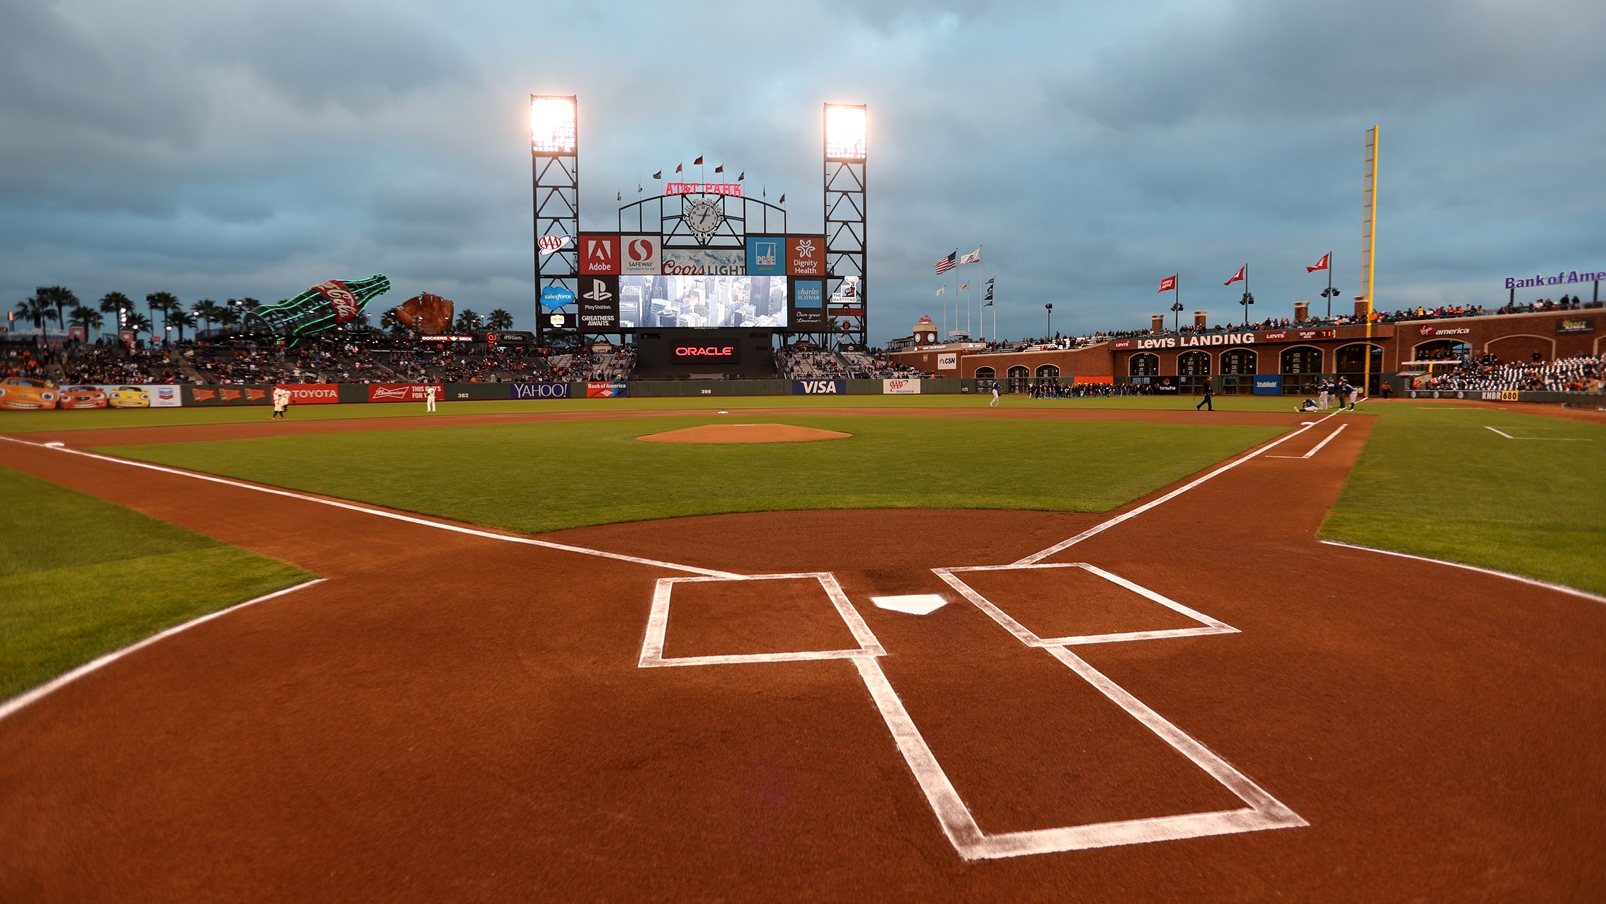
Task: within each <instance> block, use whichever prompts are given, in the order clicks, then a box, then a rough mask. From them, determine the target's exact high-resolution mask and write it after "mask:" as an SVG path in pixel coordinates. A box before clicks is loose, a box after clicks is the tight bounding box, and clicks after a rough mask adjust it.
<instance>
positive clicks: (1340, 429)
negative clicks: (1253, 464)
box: [1266, 424, 1349, 459]
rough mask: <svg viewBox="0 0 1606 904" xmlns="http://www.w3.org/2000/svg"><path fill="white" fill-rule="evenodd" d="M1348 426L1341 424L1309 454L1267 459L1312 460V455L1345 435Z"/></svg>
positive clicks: (1275, 456) (1276, 456) (1274, 456)
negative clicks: (1339, 436) (1341, 434)
mask: <svg viewBox="0 0 1606 904" xmlns="http://www.w3.org/2000/svg"><path fill="white" fill-rule="evenodd" d="M1348 426H1349V424H1339V425H1338V429H1337V430H1334V431H1333V432H1332V433H1330V434H1328V436H1327V438H1326V439H1324V440H1322V441H1321V442H1319V443H1317V444H1316V448H1314V449H1312V450H1310V451H1309V452H1306V453H1305V454H1304V455H1268V456H1266V457H1267V458H1294V459H1299V458H1310V457H1311V456H1312V455H1315V454H1316V453H1317V452H1320V451H1322V447H1323V446H1325V445H1327V444H1328V443H1330V442H1332V441H1333V440H1335V439H1338V435H1339V434H1340V433H1343V432H1344V428H1345V427H1348Z"/></svg>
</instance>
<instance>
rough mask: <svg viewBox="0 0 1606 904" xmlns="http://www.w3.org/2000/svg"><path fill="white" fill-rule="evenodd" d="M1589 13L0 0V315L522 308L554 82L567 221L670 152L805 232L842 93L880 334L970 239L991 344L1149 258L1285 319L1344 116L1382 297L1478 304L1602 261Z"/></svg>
mask: <svg viewBox="0 0 1606 904" xmlns="http://www.w3.org/2000/svg"><path fill="white" fill-rule="evenodd" d="M1602 9H1603V8H1601V7H1600V5H1599V4H1598V3H1597V4H1585V3H1582V2H1552V3H1545V4H1543V5H1541V6H1522V7H1519V6H1516V5H1506V4H1497V3H1476V4H1473V3H1449V2H1444V0H1430V2H1424V3H1414V4H1387V3H1381V2H1373V0H1367V2H1366V3H1365V4H1364V5H1360V6H1357V5H1355V4H1342V5H1338V4H1330V5H1326V6H1320V7H1309V6H1306V5H1300V4H1287V3H1273V2H1236V3H1212V2H1178V3H1160V4H1144V5H1141V6H1131V7H1127V6H1121V7H1117V6H1114V5H1110V4H1069V3H1058V2H1048V0H994V2H986V0H976V2H960V0H939V2H935V3H915V2H901V0H861V2H851V3H850V2H838V0H800V2H791V3H751V2H735V0H720V2H704V3H691V4H662V3H640V2H618V3H612V4H578V5H566V6H561V7H559V6H551V5H546V4H508V3H502V2H481V0H461V2H459V3H457V4H454V5H452V6H451V7H450V8H447V7H445V6H436V5H434V4H418V3H409V2H388V3H386V2H379V0H372V2H370V0H344V2H338V3H332V4H312V3H307V2H294V3H290V4H279V3H272V4H270V3H266V2H262V3H251V4H243V5H233V4H221V5H218V4H214V5H204V6H203V5H196V4H190V3H178V2H169V3H163V2H156V0H148V2H141V3H138V4H127V3H124V2H116V0H60V2H57V3H54V4H46V3H41V2H35V0H25V2H23V3H20V4H11V5H7V6H6V7H4V8H3V9H0V120H3V121H0V125H3V126H4V128H0V154H3V155H4V159H5V161H6V163H7V166H6V167H5V168H4V169H3V170H0V301H4V302H6V303H7V306H8V307H9V306H10V305H11V304H12V303H14V302H15V300H17V299H18V298H20V297H22V296H23V295H26V294H27V293H28V292H30V291H31V290H32V287H33V286H35V285H43V284H53V283H60V284H64V285H69V286H72V287H74V288H75V290H77V291H79V294H80V295H81V296H84V295H93V296H98V294H99V293H103V292H105V291H109V290H112V289H117V290H120V291H126V292H130V294H136V295H140V296H142V295H143V294H144V293H145V292H148V291H155V290H157V289H165V290H169V291H177V292H179V293H180V296H181V298H185V299H186V300H193V298H195V297H201V296H210V297H228V296H231V295H233V296H238V295H255V296H257V297H264V298H268V297H283V296H284V295H288V294H291V293H293V292H295V291H299V290H300V289H301V288H304V287H305V286H307V285H310V284H312V283H315V282H318V281H320V280H323V279H327V278H329V277H331V276H335V277H341V276H363V275H367V274H369V273H373V272H385V273H387V274H388V275H390V276H391V279H392V282H393V284H394V285H395V286H396V289H395V294H396V295H397V297H398V299H399V298H404V297H406V296H407V295H410V294H413V293H415V292H417V291H420V290H428V291H433V292H439V293H440V294H444V295H447V296H448V297H454V298H456V299H457V300H458V302H459V303H460V304H462V305H465V306H469V307H473V308H474V309H475V310H480V311H488V310H490V309H492V308H496V307H502V308H506V309H508V310H510V311H513V312H514V313H515V314H516V315H517V316H518V317H519V318H520V319H521V321H528V320H529V318H530V316H531V313H532V311H533V303H532V300H531V296H532V294H533V290H532V286H531V272H530V269H531V257H532V252H531V249H530V247H529V246H530V243H531V237H530V228H531V223H530V210H529V204H530V196H529V178H530V160H529V156H528V151H527V147H526V145H525V143H524V141H525V139H524V135H523V116H524V113H523V96H524V95H525V94H527V93H547V92H552V93H564V94H571V93H572V94H576V95H578V96H579V98H580V104H581V114H580V116H581V119H580V122H581V141H582V147H583V156H582V165H581V169H582V173H583V178H582V197H581V207H582V227H583V228H586V229H611V228H613V227H614V226H615V225H616V224H617V214H616V208H617V206H618V205H617V202H615V200H614V198H615V195H616V193H618V194H622V195H623V197H624V200H625V201H630V200H633V199H634V198H636V197H640V195H637V194H636V191H635V188H636V185H637V183H638V182H639V183H641V184H642V185H643V187H644V189H645V192H644V194H648V195H650V194H655V193H656V192H658V191H661V189H662V185H663V183H662V182H658V183H654V182H653V181H652V180H651V179H650V176H651V173H652V172H653V171H654V170H659V169H662V170H665V172H666V176H667V175H669V171H671V170H672V169H673V167H674V166H675V164H677V163H685V164H686V165H687V166H688V168H689V167H690V164H691V160H692V158H693V157H695V156H696V155H698V154H703V155H705V156H706V158H707V160H708V168H707V172H708V173H709V174H710V175H711V173H712V167H713V165H714V164H716V163H725V164H726V166H727V174H726V178H729V177H731V176H733V175H734V174H735V172H737V171H740V170H745V171H746V172H747V175H748V179H747V183H746V188H747V190H748V191H750V192H753V193H755V194H756V193H758V192H759V191H760V190H761V187H766V186H767V188H768V191H769V199H770V200H771V201H774V200H777V199H778V197H779V195H780V194H781V193H783V192H785V193H787V194H788V196H789V201H788V205H787V207H788V213H789V225H790V227H791V228H792V229H793V230H794V231H800V230H805V229H818V228H820V227H821V209H820V208H821V197H820V183H819V179H820V167H821V161H820V117H821V105H822V103H824V102H826V101H844V102H863V103H867V104H868V105H869V107H870V123H871V134H870V163H869V181H870V190H871V196H870V242H869V247H870V255H871V268H872V279H871V284H870V285H871V297H872V298H873V300H874V301H873V306H872V307H873V316H872V320H871V330H872V337H873V339H875V340H876V341H885V340H886V339H888V338H892V337H894V336H898V335H906V334H907V332H908V328H909V326H910V325H911V324H912V323H913V322H914V320H915V318H917V317H918V316H919V315H921V314H931V315H933V316H937V315H938V314H939V311H940V310H941V309H940V307H939V304H938V300H937V299H936V297H935V295H934V294H933V293H934V290H935V288H936V287H937V285H939V284H940V282H941V281H940V280H938V279H937V278H936V277H935V275H934V274H933V273H932V263H933V261H934V260H935V259H936V258H937V257H938V256H940V255H942V254H946V253H947V252H948V251H950V250H952V249H954V248H955V247H958V248H959V249H960V250H961V251H962V252H963V251H970V250H973V249H974V248H975V247H976V245H978V244H984V245H985V253H984V261H985V263H984V264H983V266H982V267H980V268H976V267H968V268H964V270H963V271H962V276H963V278H962V279H961V280H960V281H964V279H969V280H971V281H972V282H973V283H976V284H979V283H980V281H981V279H982V278H985V277H987V276H996V277H997V279H998V285H999V296H1000V298H1001V299H1002V301H1001V304H1000V306H999V307H1000V311H1001V316H1000V318H999V326H1000V328H1001V330H1002V332H1003V333H1004V334H1005V335H1006V336H1008V335H1013V336H1021V335H1028V334H1036V333H1038V332H1041V330H1042V328H1043V325H1044V321H1045V318H1044V316H1043V315H1044V311H1043V308H1042V305H1043V304H1044V303H1048V302H1052V303H1054V304H1055V318H1054V323H1055V325H1056V326H1058V327H1061V328H1065V329H1071V330H1078V331H1086V330H1092V329H1097V328H1103V329H1130V328H1134V327H1138V326H1144V325H1146V324H1147V314H1148V313H1149V312H1151V311H1158V310H1162V309H1164V307H1166V305H1168V304H1169V299H1168V298H1166V299H1164V300H1163V303H1162V299H1161V298H1159V297H1157V296H1156V293H1155V292H1154V289H1155V286H1156V284H1157V283H1158V281H1159V278H1160V277H1162V276H1167V275H1170V274H1171V273H1177V272H1180V273H1182V274H1183V297H1182V300H1183V302H1184V304H1186V305H1188V306H1189V307H1190V310H1191V309H1192V308H1194V307H1198V308H1203V309H1208V310H1210V311H1211V317H1212V319H1214V320H1218V321H1223V322H1224V321H1226V320H1229V319H1233V318H1236V317H1239V316H1240V315H1241V313H1242V311H1241V308H1239V307H1238V306H1237V305H1236V303H1235V300H1236V298H1237V295H1238V292H1239V291H1240V290H1239V288H1238V287H1236V286H1235V287H1233V288H1230V289H1229V288H1226V287H1222V286H1221V282H1222V281H1224V280H1225V279H1226V278H1227V276H1229V275H1230V274H1231V273H1232V271H1233V270H1235V269H1236V268H1237V267H1238V266H1241V265H1242V264H1243V263H1245V262H1248V263H1250V265H1251V274H1252V280H1253V289H1254V291H1255V293H1256V296H1257V305H1256V310H1255V316H1256V317H1260V316H1266V315H1271V314H1277V315H1279V316H1281V315H1286V314H1288V313H1291V308H1292V301H1293V300H1295V299H1300V298H1310V297H1311V296H1312V295H1313V294H1314V291H1313V290H1314V289H1315V286H1316V281H1317V277H1321V274H1316V276H1315V277H1308V276H1307V274H1306V273H1305V272H1304V269H1303V268H1304V266H1305V265H1307V264H1310V263H1314V261H1315V259H1316V258H1317V257H1319V256H1320V255H1321V254H1322V253H1324V252H1326V251H1329V250H1331V251H1333V252H1334V253H1335V261H1336V262H1337V264H1338V270H1337V271H1336V272H1335V276H1338V277H1339V284H1340V285H1341V286H1342V287H1343V288H1344V289H1345V290H1346V292H1347V293H1348V294H1352V293H1353V292H1354V291H1355V289H1356V271H1357V270H1358V251H1359V246H1360V210H1361V203H1360V171H1361V156H1362V146H1361V142H1362V135H1363V132H1364V130H1365V129H1366V128H1367V127H1368V126H1370V125H1372V124H1373V123H1380V124H1381V125H1382V126H1383V135H1384V141H1383V155H1382V166H1381V172H1382V179H1381V183H1380V186H1381V187H1380V198H1381V200H1380V226H1379V236H1380V246H1379V280H1380V282H1379V301H1380V303H1387V301H1388V300H1390V299H1398V300H1400V301H1402V302H1403V301H1406V300H1410V301H1413V302H1414V301H1422V302H1427V303H1438V302H1440V301H1461V300H1468V299H1470V300H1474V301H1475V302H1477V303H1488V302H1491V301H1492V302H1494V303H1499V302H1501V301H1503V300H1504V299H1503V297H1501V298H1494V297H1493V295H1494V294H1495V293H1493V292H1492V291H1490V287H1492V286H1494V285H1496V284H1497V283H1496V280H1497V279H1498V278H1499V277H1500V276H1503V275H1505V272H1504V271H1506V270H1508V269H1509V270H1511V271H1512V272H1518V271H1526V270H1531V269H1545V268H1549V269H1554V268H1555V267H1559V266H1569V267H1576V268H1579V269H1582V268H1584V267H1586V266H1588V267H1591V268H1595V269H1600V268H1603V267H1606V262H1602V261H1591V260H1589V258H1590V257H1591V256H1592V255H1598V254H1599V253H1600V249H1601V248H1602V247H1603V246H1606V242H1603V241H1602V238H1603V235H1602V232H1603V228H1602V227H1601V226H1600V225H1599V224H1600V223H1601V222H1603V220H1606V217H1603V203H1606V202H1602V200H1601V197H1602V192H1601V188H1602V177H1601V176H1600V174H1599V167H1598V159H1599V150H1598V149H1599V147H1600V146H1601V145H1602V143H1603V142H1606V127H1603V126H1602V125H1600V124H1599V120H1598V117H1595V116H1594V115H1593V113H1594V107H1595V106H1597V105H1598V99H1599V97H1601V96H1606V76H1603V75H1602V74H1601V73H1602V70H1601V68H1600V67H1599V65H1598V63H1596V62H1595V61H1596V60H1597V59H1598V55H1599V54H1598V50H1599V47H1600V46H1601V45H1602V43H1603V39H1606V20H1603V16H1606V13H1603V12H1602ZM949 284H950V288H949V290H948V292H949V294H948V295H946V296H944V298H945V300H946V301H947V302H948V303H949V304H950V305H951V303H952V301H953V295H952V292H953V289H952V281H950V283H949ZM1322 285H1325V281H1323V282H1322ZM1385 293H1387V294H1386V295H1385ZM947 316H948V317H950V318H951V317H952V313H951V312H950V313H949V314H948V315H947ZM988 322H989V332H990V331H991V330H990V323H991V315H990V313H989V318H988ZM522 325H528V323H522Z"/></svg>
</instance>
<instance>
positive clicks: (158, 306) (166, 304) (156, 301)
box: [145, 292, 179, 327]
mask: <svg viewBox="0 0 1606 904" xmlns="http://www.w3.org/2000/svg"><path fill="white" fill-rule="evenodd" d="M145 303H146V304H147V305H150V309H151V324H152V325H153V327H154V325H155V323H156V314H157V312H158V311H160V312H161V314H162V324H163V325H164V326H165V325H166V324H167V318H168V317H169V316H171V315H172V313H173V312H174V311H177V310H178V309H179V300H178V296H177V295H174V294H173V293H172V292H152V293H150V294H149V295H146V296H145Z"/></svg>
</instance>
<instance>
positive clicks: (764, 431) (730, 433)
mask: <svg viewBox="0 0 1606 904" xmlns="http://www.w3.org/2000/svg"><path fill="white" fill-rule="evenodd" d="M852 435H853V434H851V433H838V432H836V431H835V430H816V429H814V428H813V427H794V426H792V425H790V424H707V425H704V426H702V427H687V428H686V429H684V430H671V431H669V432H668V433H653V434H650V435H648V436H638V437H636V439H639V440H643V441H645V442H649V443H806V442H812V441H814V440H821V439H847V438H848V437H850V436H852Z"/></svg>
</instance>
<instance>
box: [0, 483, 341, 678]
mask: <svg viewBox="0 0 1606 904" xmlns="http://www.w3.org/2000/svg"><path fill="white" fill-rule="evenodd" d="M0 498H3V499H5V501H6V504H5V505H4V506H0V537H3V538H4V539H5V541H6V542H4V543H0V699H5V698H7V697H11V696H13V695H15V694H18V693H21V692H22V691H24V690H27V689H28V688H30V687H33V686H35V685H38V684H42V683H43V682H45V681H48V680H50V679H51V678H53V677H55V676H56V675H59V674H61V673H62V672H65V671H68V670H69V669H72V668H74V667H76V666H79V665H82V664H83V663H85V662H88V661H90V660H92V659H95V658H96V657H98V656H101V655H104V654H106V653H109V652H111V651H113V650H117V649H120V648H122V647H126V646H128V645H129V644H131V643H134V642H135V641H138V640H140V639H141V638H144V637H147V636H149V635H151V634H154V633H156V632H157V631H160V630H162V629H164V628H167V627H170V626H172V625H176V624H180V623H182V622H186V621H189V620H190V619H193V618H196V617H198V616H201V615H205V614H206V613H208V612H213V611H216V610H218V609H223V608H227V607H228V606H232V605H234V604H235V603H240V602H244V601H245V600H248V599H253V598H255V597H258V596H261V595H262V594H264V593H269V592H272V591H274V590H278V589H281V588H284V587H289V586H292V585H294V584H296V583H299V582H300V581H304V580H307V579H308V578H310V577H311V575H309V574H306V573H305V572H303V571H301V570H299V569H296V568H292V567H290V566H289V565H286V564H284V563H282V562H276V561H274V560H272V559H266V558H263V557H262V556H258V555H256V554H254V553H250V552H247V551H245V550H243V549H238V548H235V547H232V546H226V545H224V544H222V543H219V542H217V541H216V540H212V539H210V538H208V537H203V536H201V535H200V534H196V533H191V532H190V531H187V530H184V529H182V528H178V527H174V526H173V525H171V524H166V523H164V522H161V521H157V520H156V519H154V518H148V517H146V516H144V515H141V514H138V513H137V512H132V511H129V510H128V509H125V508H122V507H121V506H116V505H112V504H111V503H109V502H102V501H100V500H98V499H92V498H90V497H88V496H84V495H82V494H79V493H74V492H72V491H70V490H65V489H62V488H61V487H58V486H56V485H55V484H51V483H46V482H45V481H42V480H38V479H36V478H33V477H29V476H27V475H25V474H18V473H17V472H15V471H11V470H7V469H5V468H0Z"/></svg>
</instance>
